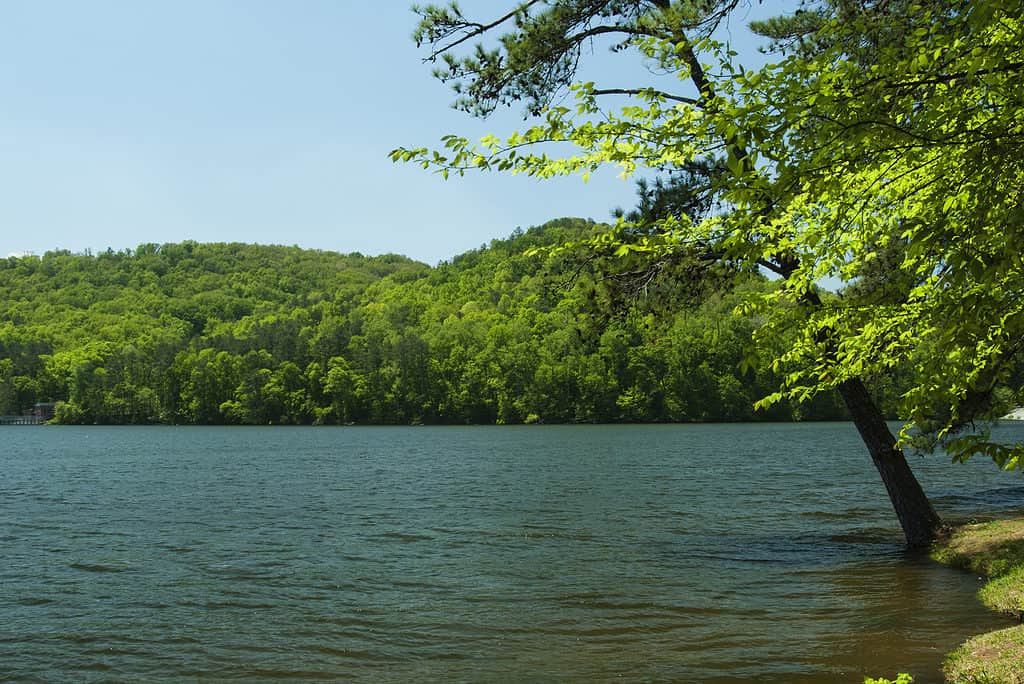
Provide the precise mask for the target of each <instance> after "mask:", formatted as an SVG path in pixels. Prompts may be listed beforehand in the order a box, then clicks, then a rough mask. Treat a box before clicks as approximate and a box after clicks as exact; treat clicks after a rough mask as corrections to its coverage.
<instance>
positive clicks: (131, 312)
mask: <svg viewBox="0 0 1024 684" xmlns="http://www.w3.org/2000/svg"><path fill="white" fill-rule="evenodd" d="M606 229H607V227H606V226H597V225H595V224H593V223H592V222H587V221H582V220H568V219H567V220H560V221H553V222H551V223H548V224H546V225H544V226H540V227H537V228H533V229H530V230H529V231H526V232H523V231H516V233H515V234H514V235H513V236H512V237H510V238H509V239H507V240H495V241H493V242H492V243H491V244H490V245H489V246H487V247H482V248H480V249H478V250H474V251H471V252H467V253H465V254H462V255H459V256H457V257H455V258H454V259H452V260H451V261H450V262H447V263H442V264H440V265H439V266H437V267H436V268H429V267H427V266H425V265H423V264H420V263H416V262H413V261H410V260H409V259H406V258H404V257H398V256H383V257H374V258H370V257H364V256H362V255H359V254H351V255H347V256H345V255H340V254H334V253H329V252H318V251H308V250H301V249H299V248H297V247H260V246H251V245H240V244H196V243H192V242H186V243H182V244H170V245H162V246H157V245H151V244H148V245H141V246H140V247H138V248H137V249H136V250H134V251H131V252H130V251H125V252H118V253H115V252H110V251H108V252H104V253H102V254H99V255H96V256H85V255H73V254H70V253H68V252H50V253H47V254H46V255H44V256H43V257H42V258H33V257H27V258H18V259H6V260H0V413H3V414H12V413H19V412H21V411H22V410H25V409H27V408H30V407H31V406H32V405H33V404H34V403H35V402H40V401H58V402H60V404H59V407H58V419H59V420H60V421H62V422H67V423H108V424H109V423H157V422H159V423H185V424H268V423H269V424H310V423H335V424H338V423H340V424H344V423H371V422H372V423H420V422H423V423H533V422H549V423H551V422H611V421H713V420H755V419H782V420H787V419H793V418H837V417H841V416H842V413H841V411H840V410H839V409H837V407H835V406H834V405H831V404H826V403H821V404H820V405H814V404H812V405H809V406H802V407H801V408H800V413H799V414H798V413H795V412H794V411H793V410H791V409H790V408H789V407H788V406H786V405H779V406H776V407H774V408H773V409H772V410H771V412H770V413H762V414H755V413H754V411H753V408H752V405H753V402H754V401H755V400H756V399H758V398H760V397H761V396H763V395H765V394H768V393H771V392H773V391H775V390H776V389H777V387H778V382H777V380H776V378H774V377H772V376H771V375H770V374H768V373H766V372H764V371H757V372H755V371H748V372H747V374H743V373H742V372H741V370H740V368H741V366H742V365H743V362H744V359H745V358H746V354H747V349H748V346H749V345H748V342H749V339H750V335H751V332H752V330H753V329H754V325H755V323H754V322H753V321H752V320H749V319H746V318H743V317H741V316H738V315H736V314H735V313H734V312H733V310H734V308H735V305H736V303H737V302H738V301H739V297H740V296H741V294H742V293H741V292H739V291H729V292H727V291H725V290H723V289H720V288H719V287H718V285H717V284H715V281H713V280H712V281H708V282H705V283H703V284H700V283H694V282H690V280H688V279H692V275H691V271H690V269H689V266H688V265H687V264H680V265H677V266H678V267H676V266H674V265H673V264H669V263H667V264H666V265H665V266H664V267H663V270H662V272H661V273H659V277H658V279H657V282H656V284H652V287H651V291H650V292H649V293H648V294H647V296H641V297H639V298H636V299H628V300H624V299H623V297H622V296H621V295H617V294H614V292H613V291H614V290H615V287H614V283H609V282H608V279H607V276H603V275H601V273H602V270H601V267H600V264H599V263H598V262H595V261H586V260H581V259H580V258H579V257H578V256H574V255H572V254H571V253H568V252H563V253H559V254H557V255H555V256H552V257H550V258H548V259H546V260H545V259H543V258H540V257H531V256H526V255H525V253H526V252H527V251H528V250H530V249H533V248H538V247H545V246H550V245H557V244H566V243H571V242H574V241H579V240H581V239H586V238H588V237H590V236H591V235H593V234H595V233H596V232H597V231H598V230H606ZM673 269H675V270H673ZM728 280H729V281H735V280H736V278H730V279H728ZM721 282H723V283H724V282H726V280H725V279H723V280H722V281H721ZM708 283H712V284H713V285H714V286H712V285H709V284H708ZM698 285H700V287H699V288H697V290H694V288H695V287H697V286H698ZM731 287H732V286H731ZM735 287H738V288H740V289H741V290H742V289H744V288H746V289H749V288H754V289H758V288H761V289H764V288H771V287H773V285H772V284H771V283H769V282H767V281H764V280H763V279H761V278H759V277H756V276H741V277H740V278H739V285H736V286H735ZM693 291H699V294H700V297H689V298H688V297H687V295H686V293H687V292H693ZM666 298H669V299H671V298H676V301H677V302H678V301H685V302H687V305H686V306H683V307H680V306H678V305H676V306H665V299H666ZM623 301H627V302H628V305H626V306H623Z"/></svg>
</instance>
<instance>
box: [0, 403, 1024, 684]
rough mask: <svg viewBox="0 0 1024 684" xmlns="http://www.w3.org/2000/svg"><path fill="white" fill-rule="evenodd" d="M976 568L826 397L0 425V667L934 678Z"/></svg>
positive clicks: (1021, 500)
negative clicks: (408, 419)
mask: <svg viewBox="0 0 1024 684" xmlns="http://www.w3.org/2000/svg"><path fill="white" fill-rule="evenodd" d="M1000 429H1001V430H1002V432H1003V435H1004V436H1006V437H1014V436H1016V438H1024V425H1006V426H1004V427H1002V428H1000ZM912 463H913V466H914V468H915V470H916V471H917V472H918V474H919V477H920V478H921V480H922V482H923V484H924V485H925V488H926V491H928V493H929V494H930V495H931V496H932V498H933V500H934V502H935V504H936V506H937V508H939V509H940V511H941V512H942V513H943V514H944V515H945V516H947V517H949V518H955V517H957V516H963V515H966V514H971V513H975V512H978V511H984V512H990V513H996V514H998V513H1006V512H1009V511H1017V510H1020V509H1021V507H1022V506H1024V480H1022V478H1021V475H1020V474H1018V473H1003V472H1000V471H998V470H997V469H996V468H995V467H994V466H993V465H992V464H991V463H985V462H983V461H980V460H979V461H978V462H977V463H971V464H968V465H967V466H958V465H951V464H950V463H948V459H946V458H944V457H928V458H917V457H913V458H912ZM979 585H980V583H979V581H978V578H976V577H974V576H971V575H969V574H966V573H962V572H958V571H955V570H951V569H948V568H945V567H943V566H939V565H936V564H934V563H932V562H931V561H929V560H928V559H927V558H926V557H924V556H922V555H919V554H910V553H907V552H906V551H904V549H903V546H902V543H901V534H900V532H899V529H898V526H897V524H896V522H895V517H894V515H893V513H892V512H891V509H890V507H889V503H888V500H887V498H886V497H885V494H884V491H883V488H882V486H881V483H880V482H879V480H878V476H877V474H876V473H875V472H874V469H873V467H872V466H871V464H870V461H869V459H868V457H867V455H866V453H865V451H864V449H863V447H862V446H861V445H860V442H859V438H858V437H857V434H856V432H855V430H854V428H853V427H852V426H851V425H849V424H845V423H829V424H798V425H681V426H624V427H623V426H596V427H581V426H565V427H554V426H552V427H466V428H458V427H442V428H173V427H167V428H159V427H158V428H100V427H95V428H70V427H42V428H41V427H10V428H3V429H0V679H8V680H17V681H31V680H33V679H36V680H43V681H111V680H114V681H119V680H120V681H123V680H148V681H154V680H180V679H203V680H221V679H246V680H287V679H306V680H320V679H349V680H356V681H372V682H381V681H383V682H409V681H468V682H544V681H551V682H564V681H580V682H602V681H611V680H621V681H647V682H661V681H666V682H667V681H678V682H747V681H757V682H831V681H835V682H858V683H859V682H860V681H861V677H862V674H863V673H865V672H866V673H869V674H874V675H882V674H887V675H889V676H893V675H894V674H895V673H896V671H897V670H903V671H907V670H909V671H911V672H913V673H914V674H915V675H916V676H917V681H918V682H919V683H921V682H933V681H940V676H939V674H938V668H939V664H940V662H941V659H942V656H943V654H944V653H945V652H946V651H948V650H950V649H951V648H953V647H954V646H955V645H956V644H957V643H959V642H960V641H962V640H963V639H964V638H966V637H967V636H968V635H970V634H973V633H978V632H981V631H986V630H989V629H993V628H995V627H999V626H1004V625H1007V624H1009V623H1008V622H1007V621H1006V620H1004V619H1002V618H1000V617H998V616H995V615H993V614H990V613H988V612H987V611H986V610H985V609H984V608H982V607H981V605H980V604H979V603H978V602H977V599H976V598H975V596H974V594H975V591H976V590H977V588H978V587H979Z"/></svg>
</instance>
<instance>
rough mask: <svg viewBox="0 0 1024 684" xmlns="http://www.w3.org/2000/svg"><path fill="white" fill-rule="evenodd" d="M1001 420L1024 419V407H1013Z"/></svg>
mask: <svg viewBox="0 0 1024 684" xmlns="http://www.w3.org/2000/svg"><path fill="white" fill-rule="evenodd" d="M999 420H1024V407H1021V408H1015V409H1013V410H1012V411H1010V412H1009V413H1007V414H1006V415H1005V416H1003V417H1002V418H1000V419H999Z"/></svg>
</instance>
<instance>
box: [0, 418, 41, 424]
mask: <svg viewBox="0 0 1024 684" xmlns="http://www.w3.org/2000/svg"><path fill="white" fill-rule="evenodd" d="M45 423H46V418H45V417H44V416H0V425H44V424H45Z"/></svg>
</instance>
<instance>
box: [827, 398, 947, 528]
mask: <svg viewBox="0 0 1024 684" xmlns="http://www.w3.org/2000/svg"><path fill="white" fill-rule="evenodd" d="M839 395H840V396H841V397H842V398H843V401H844V402H846V408H848V409H849V411H850V416H851V417H852V418H853V423H854V425H856V426H857V430H858V431H859V432H860V436H861V439H863V440H864V444H865V445H866V446H867V448H868V452H869V453H870V454H871V460H872V461H873V462H874V464H875V467H876V468H878V474H879V475H881V476H882V482H883V483H885V489H886V490H887V491H888V492H889V499H890V501H892V507H893V508H894V509H896V516H897V517H898V518H899V520H900V525H902V526H903V533H904V534H905V535H906V537H907V544H908V545H909V546H912V547H922V546H928V545H929V544H930V543H931V542H933V541H934V540H935V537H936V536H937V535H938V533H939V532H940V531H941V530H942V527H943V525H942V519H941V518H939V515H938V513H936V512H935V509H934V508H932V504H931V502H930V501H928V497H927V496H925V494H924V490H922V489H921V485H920V484H918V482H917V478H916V477H914V473H913V471H912V470H910V466H909V465H908V464H907V459H906V458H904V456H903V452H902V451H901V450H900V449H897V448H896V437H894V436H893V434H892V431H890V430H889V426H888V425H887V424H886V422H885V418H884V417H883V416H882V413H881V411H879V410H878V407H877V406H876V405H875V402H874V401H873V400H872V399H871V395H869V394H868V391H867V388H866V387H864V383H863V382H861V381H860V380H847V381H846V382H844V383H842V384H841V385H839Z"/></svg>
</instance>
